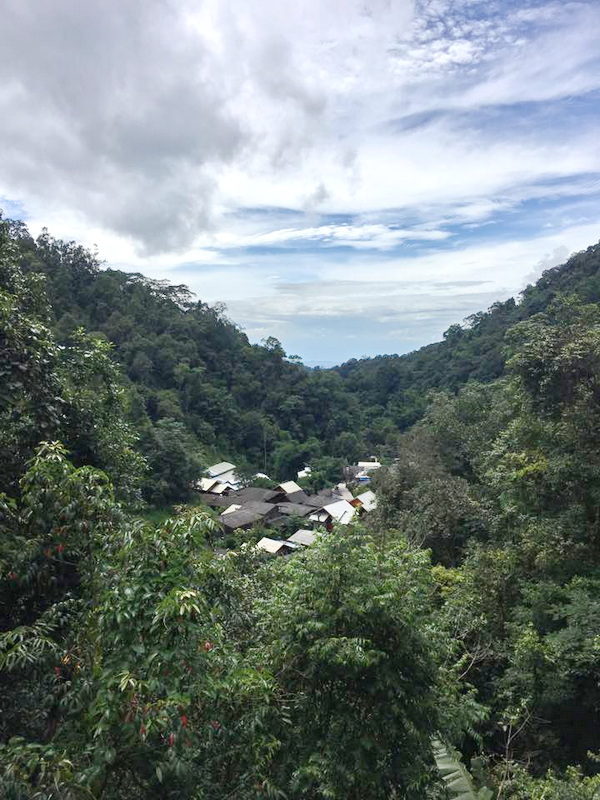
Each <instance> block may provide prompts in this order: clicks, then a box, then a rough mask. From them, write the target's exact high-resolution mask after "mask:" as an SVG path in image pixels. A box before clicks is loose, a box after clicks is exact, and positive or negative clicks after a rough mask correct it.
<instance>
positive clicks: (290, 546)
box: [256, 536, 298, 556]
mask: <svg viewBox="0 0 600 800" xmlns="http://www.w3.org/2000/svg"><path fill="white" fill-rule="evenodd" d="M256 547H257V548H258V549H259V550H264V551H265V553H269V554H270V555H272V556H286V555H289V554H290V553H293V552H294V550H296V549H297V548H298V545H297V544H295V543H294V542H282V541H280V540H279V539H270V538H269V537H268V536H263V538H262V539H261V540H260V541H259V542H257V543H256Z"/></svg>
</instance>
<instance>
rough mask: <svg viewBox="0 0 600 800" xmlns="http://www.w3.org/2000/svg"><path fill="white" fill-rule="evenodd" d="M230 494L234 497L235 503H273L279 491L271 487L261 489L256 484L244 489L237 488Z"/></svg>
mask: <svg viewBox="0 0 600 800" xmlns="http://www.w3.org/2000/svg"><path fill="white" fill-rule="evenodd" d="M232 496H233V497H235V501H236V503H242V504H245V503H251V502H260V503H273V502H275V498H276V497H278V496H279V493H278V492H276V491H274V490H273V489H261V488H260V487H258V486H246V488H245V489H238V491H236V492H234V493H233V495H232Z"/></svg>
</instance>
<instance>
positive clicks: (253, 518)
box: [219, 508, 264, 533]
mask: <svg viewBox="0 0 600 800" xmlns="http://www.w3.org/2000/svg"><path fill="white" fill-rule="evenodd" d="M263 517H264V514H261V513H260V512H259V511H248V510H246V509H244V508H239V509H238V510H237V511H232V512H231V513H230V514H221V515H220V517H219V522H220V523H221V527H222V528H223V530H224V531H225V532H226V533H231V532H232V531H235V530H236V529H237V528H241V529H242V530H247V529H248V528H251V527H252V526H253V525H256V523H257V522H261V521H262V519H263Z"/></svg>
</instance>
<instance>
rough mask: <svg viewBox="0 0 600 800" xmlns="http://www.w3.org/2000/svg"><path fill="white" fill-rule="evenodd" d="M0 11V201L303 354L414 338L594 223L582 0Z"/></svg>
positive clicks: (223, 1)
mask: <svg viewBox="0 0 600 800" xmlns="http://www.w3.org/2000/svg"><path fill="white" fill-rule="evenodd" d="M0 12H1V18H2V21H3V29H4V31H5V37H4V39H3V47H2V48H0V120H1V122H0V206H2V205H3V206H4V207H5V209H6V210H7V212H8V213H17V214H19V215H20V216H25V217H26V218H27V219H28V220H29V222H30V225H31V227H32V229H34V230H36V229H39V227H41V226H42V225H48V226H49V227H50V228H51V231H52V232H53V233H55V234H56V235H59V236H63V237H66V238H78V239H80V240H82V241H84V242H86V243H88V244H92V243H96V244H98V246H99V249H100V252H101V255H102V256H103V257H104V258H106V259H107V260H108V261H109V263H111V264H112V265H114V266H120V267H123V268H125V269H135V270H140V271H142V272H145V273H146V274H149V275H152V276H159V277H171V278H173V279H174V280H178V281H181V280H182V279H185V280H187V281H188V282H189V283H190V285H191V286H192V288H193V289H194V290H195V291H197V292H198V293H199V295H200V296H201V297H202V299H205V300H209V301H211V300H217V299H218V300H225V302H227V303H228V304H229V307H230V314H231V316H232V317H233V318H234V319H236V320H237V321H239V322H240V323H241V324H242V325H243V326H244V327H246V328H247V330H248V333H249V335H250V336H252V337H254V338H260V336H261V334H262V333H263V332H264V335H268V334H270V333H275V335H280V336H281V338H282V340H283V342H284V345H285V346H286V347H287V348H288V349H290V350H301V352H302V355H306V357H307V358H309V359H313V360H314V358H315V357H318V353H321V352H322V351H323V341H324V340H325V342H326V349H327V350H328V352H329V353H330V355H329V358H331V359H334V360H335V359H339V358H342V357H347V356H349V355H352V354H354V355H357V354H360V353H361V352H363V351H360V352H358V353H357V352H356V350H354V352H351V350H352V348H353V347H355V345H356V341H355V338H356V336H357V335H360V332H361V331H362V335H363V340H364V344H365V347H366V348H367V349H366V350H365V351H364V352H391V351H392V350H394V349H396V350H403V349H404V350H405V349H412V348H413V347H415V346H418V345H419V344H423V343H426V342H428V341H431V340H432V339H434V338H437V337H438V336H439V335H440V334H441V332H442V330H443V327H442V326H444V325H446V323H447V324H450V323H451V322H456V321H459V320H460V319H461V318H462V316H464V314H465V312H466V313H472V312H473V311H476V310H478V309H480V308H482V307H485V305H486V304H489V303H490V302H493V301H494V300H495V299H499V298H500V297H502V296H504V295H507V294H508V293H512V292H514V291H518V289H519V288H520V287H521V286H522V285H523V281H524V280H525V278H526V277H527V276H528V275H531V274H533V272H534V271H535V270H536V269H537V267H536V265H537V264H538V262H540V259H543V258H545V257H546V255H547V256H548V258H549V259H550V260H552V259H553V258H554V254H555V253H560V254H561V256H562V255H564V254H565V253H566V252H570V251H571V250H573V249H577V248H580V247H583V246H585V245H587V244H590V243H592V242H593V241H595V240H597V239H598V238H599V237H600V213H599V211H598V199H599V197H600V138H599V137H598V135H597V130H598V122H599V121H600V120H599V117H600V113H599V112H600V51H599V49H598V47H597V41H596V35H597V30H598V29H599V27H600V5H599V4H598V3H597V2H596V1H595V0H579V1H577V0H576V1H575V2H552V0H524V1H523V2H521V3H519V4H515V3H513V2H511V0H491V1H490V0H488V1H487V2H483V1H482V0H462V2H456V0H427V2H425V0H423V1H422V2H420V1H419V0H415V1H414V2H413V0H367V2H364V1H363V2H359V1H358V0H356V1H355V0H336V2H332V3H322V2H320V0H301V2H298V3H295V4H288V3H281V2H275V0H255V2H252V3H244V4H241V3H238V2H233V0H203V1H202V0H177V2H175V0H143V1H142V0H129V2H127V3H123V2H119V0H105V2H104V3H102V4H98V3H81V2H77V1H76V0H48V2H45V3H37V4H33V3H23V2H21V1H20V0H0ZM586 237H587V238H586ZM499 254H503V257H502V258H499ZM517 261H518V263H517ZM182 276H183V277H182ZM444 282H445V283H446V287H445V289H444V290H443V291H441V290H440V289H439V285H440V284H441V283H444ZM450 283H452V284H453V285H452V286H450V285H449V284H450ZM215 287H216V288H215ZM239 287H243V292H244V293H243V296H239V295H240V292H239ZM436 287H437V288H436ZM217 293H218V294H217ZM475 304H479V305H476V306H475V307H473V306H474V305H475ZM452 315H454V316H452ZM323 320H327V325H325V327H323V325H324V323H322V321H323ZM269 325H272V326H273V329H271V330H268V326H269ZM361 326H362V327H361ZM357 332H358V334H357Z"/></svg>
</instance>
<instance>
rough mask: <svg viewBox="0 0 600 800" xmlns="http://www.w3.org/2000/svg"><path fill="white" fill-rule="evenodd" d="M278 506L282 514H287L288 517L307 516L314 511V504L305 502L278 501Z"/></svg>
mask: <svg viewBox="0 0 600 800" xmlns="http://www.w3.org/2000/svg"><path fill="white" fill-rule="evenodd" d="M277 508H278V509H279V511H280V512H281V513H282V514H285V515H286V517H292V516H298V517H306V516H307V515H308V514H310V513H311V512H312V511H314V508H313V507H312V506H306V505H304V504H303V503H277Z"/></svg>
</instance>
